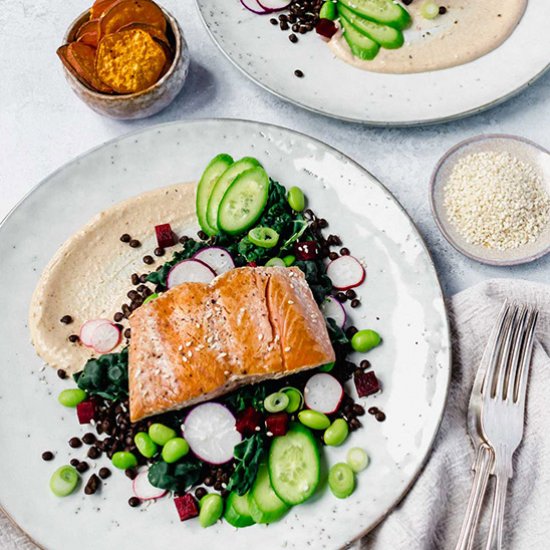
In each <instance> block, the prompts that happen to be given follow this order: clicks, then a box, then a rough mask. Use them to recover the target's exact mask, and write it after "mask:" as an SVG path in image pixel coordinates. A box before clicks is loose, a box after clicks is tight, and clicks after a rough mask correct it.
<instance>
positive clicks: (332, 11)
mask: <svg viewBox="0 0 550 550" xmlns="http://www.w3.org/2000/svg"><path fill="white" fill-rule="evenodd" d="M337 17H338V11H337V10H336V3H335V2H332V0H328V1H327V2H325V3H324V4H323V5H322V6H321V10H320V11H319V18H320V19H330V20H331V21H334V20H335V19H336V18H337Z"/></svg>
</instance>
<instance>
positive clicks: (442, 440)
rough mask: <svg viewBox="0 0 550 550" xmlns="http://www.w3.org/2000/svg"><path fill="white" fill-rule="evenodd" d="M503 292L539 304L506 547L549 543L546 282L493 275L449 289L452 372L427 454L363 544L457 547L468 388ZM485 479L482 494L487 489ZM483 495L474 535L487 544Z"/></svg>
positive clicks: (464, 496)
mask: <svg viewBox="0 0 550 550" xmlns="http://www.w3.org/2000/svg"><path fill="white" fill-rule="evenodd" d="M505 299H509V300H517V301H519V302H521V303H525V304H532V305H536V306H538V308H539V310H540V318H539V323H538V327H537V334H536V336H537V339H536V343H535V348H534V354H533V363H532V364H531V372H530V378H529V389H528V393H527V412H526V426H525V432H524V438H523V442H522V444H521V446H520V448H519V449H518V451H517V452H516V454H515V457H514V477H513V478H512V479H511V480H510V484H509V486H508V498H507V502H506V514H505V519H504V541H505V550H508V549H509V550H529V549H533V550H535V549H536V550H545V549H548V548H550V358H549V356H548V354H549V352H550V286H546V285H541V284H535V283H530V282H527V281H518V280H507V279H496V280H491V281H487V282H484V283H481V284H479V285H477V286H474V287H472V288H470V289H468V290H465V291H463V292H460V293H459V294H456V295H455V296H453V298H452V299H451V300H450V301H449V303H448V306H449V313H450V318H451V325H452V330H453V353H454V359H453V372H452V378H451V384H450V390H449V397H448V402H447V406H446V408H445V413H444V416H443V421H442V424H441V428H440V430H439V433H438V436H437V438H436V441H435V444H434V449H433V452H432V455H431V456H430V458H429V461H428V463H427V464H426V467H425V468H424V470H423V472H422V473H421V475H420V477H419V478H418V481H417V482H416V483H415V485H414V486H413V488H412V490H411V491H410V492H409V493H408V495H407V496H406V497H405V499H404V500H403V501H402V502H401V504H400V505H399V506H398V507H397V508H396V509H395V510H394V512H393V513H392V514H391V515H390V516H389V517H388V518H387V519H386V520H385V521H384V522H383V523H382V524H381V525H380V526H379V527H378V528H376V529H375V530H374V531H373V532H371V533H370V534H369V535H367V536H366V537H365V538H364V539H363V540H362V541H361V549H362V550H363V549H365V550H366V549H368V550H401V549H403V550H405V549H406V550H447V549H451V550H452V549H454V547H455V544H456V542H457V539H458V535H459V532H460V527H461V524H462V520H463V518H464V512H465V510H466V504H467V501H468V497H469V494H470V489H471V483H472V476H473V472H472V471H471V466H472V463H473V460H474V450H473V447H472V445H471V443H470V439H469V437H468V433H467V430H466V414H467V410H468V402H469V399H470V392H471V389H472V385H473V383H474V378H475V375H476V372H477V368H478V366H479V363H480V360H481V356H482V354H483V350H484V348H485V345H486V343H487V339H488V336H489V333H490V331H491V329H492V327H493V325H494V323H495V321H496V318H497V315H498V313H499V310H500V308H501V305H502V303H503V301H504V300H505ZM492 490H493V481H490V484H489V492H488V493H487V496H489V495H490V496H492ZM491 504H492V501H491V499H490V498H486V500H485V503H484V508H483V514H482V517H481V522H480V525H479V528H478V532H477V536H476V543H475V548H476V549H484V548H485V542H486V536H487V532H488V524H489V519H490V507H491Z"/></svg>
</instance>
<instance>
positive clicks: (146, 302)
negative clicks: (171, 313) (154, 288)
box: [143, 292, 159, 305]
mask: <svg viewBox="0 0 550 550" xmlns="http://www.w3.org/2000/svg"><path fill="white" fill-rule="evenodd" d="M158 297H159V295H158V294H157V293H156V292H154V293H153V294H149V296H147V298H145V300H143V305H145V304H148V303H149V302H152V301H153V300H154V299H155V298H158Z"/></svg>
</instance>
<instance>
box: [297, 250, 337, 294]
mask: <svg viewBox="0 0 550 550" xmlns="http://www.w3.org/2000/svg"><path fill="white" fill-rule="evenodd" d="M294 265H295V266H296V267H299V268H300V269H301V270H302V271H303V272H304V275H305V276H306V281H307V284H308V285H309V287H310V288H311V292H313V297H314V298H315V301H316V302H317V303H318V304H321V303H322V302H323V300H324V299H325V298H326V297H327V296H328V295H329V294H330V293H331V291H332V282H331V280H330V279H329V277H328V276H327V274H326V269H325V266H324V264H323V262H322V261H321V260H297V261H296V262H295V263H294Z"/></svg>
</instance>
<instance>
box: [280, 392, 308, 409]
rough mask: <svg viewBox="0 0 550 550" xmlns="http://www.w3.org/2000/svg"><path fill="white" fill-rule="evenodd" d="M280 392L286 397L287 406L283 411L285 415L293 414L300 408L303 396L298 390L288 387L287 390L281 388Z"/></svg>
mask: <svg viewBox="0 0 550 550" xmlns="http://www.w3.org/2000/svg"><path fill="white" fill-rule="evenodd" d="M281 392H283V393H284V394H285V395H286V396H287V397H288V405H287V406H286V409H285V411H286V412H287V413H294V412H296V411H298V410H300V409H301V408H302V405H303V403H304V396H303V395H302V392H301V391H300V390H297V389H296V388H293V387H292V386H289V387H288V388H283V389H282V390H281Z"/></svg>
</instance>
